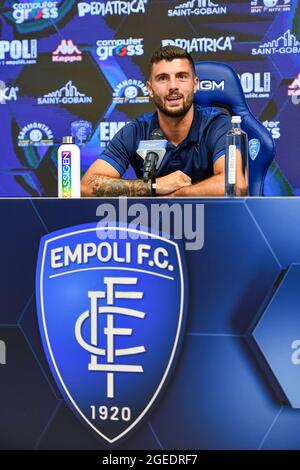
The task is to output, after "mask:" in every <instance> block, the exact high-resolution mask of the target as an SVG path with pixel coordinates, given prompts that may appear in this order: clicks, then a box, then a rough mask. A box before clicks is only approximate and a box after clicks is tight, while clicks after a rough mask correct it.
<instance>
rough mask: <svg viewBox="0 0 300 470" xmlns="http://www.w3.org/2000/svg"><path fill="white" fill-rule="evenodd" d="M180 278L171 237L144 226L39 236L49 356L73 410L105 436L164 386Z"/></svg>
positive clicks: (175, 334)
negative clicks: (152, 231) (165, 236)
mask: <svg viewBox="0 0 300 470" xmlns="http://www.w3.org/2000/svg"><path fill="white" fill-rule="evenodd" d="M185 286H186V270H185V265H184V258H183V249H182V247H181V245H180V244H178V243H175V242H174V241H173V240H167V239H165V238H162V237H161V236H159V235H156V234H153V233H149V232H147V231H144V230H136V229H134V228H129V227H127V226H125V225H118V226H114V227H107V226H98V225H97V224H88V225H82V226H78V227H71V228H69V229H64V230H61V231H58V232H54V233H52V234H49V235H46V236H45V237H43V239H42V240H41V245H40V250H39V260H38V268H37V277H36V290H37V308H38V316H39V325H40V332H41V336H42V340H43V346H44V350H45V353H46V356H47V359H48V362H49V365H50V367H51V370H52V373H53V375H54V377H55V379H56V382H57V384H58V386H59V387H60V390H61V393H62V395H63V397H64V398H65V400H66V401H67V403H68V404H69V406H70V407H71V409H72V410H73V412H74V413H76V414H77V416H78V417H79V418H80V419H81V420H82V421H83V422H84V423H85V424H87V425H88V426H89V427H90V428H91V429H93V430H94V431H95V433H96V434H97V435H98V436H100V437H101V438H103V439H105V440H106V441H108V442H109V443H114V442H116V441H118V440H119V439H121V438H123V437H124V436H126V435H127V434H128V433H129V431H131V430H133V429H134V428H135V426H136V425H137V424H138V423H139V422H140V421H141V420H143V419H145V417H146V416H147V415H148V413H149V412H150V410H151V408H152V406H153V404H154V403H155V402H156V400H157V399H158V397H159V396H160V395H161V393H162V391H163V390H164V389H165V388H166V384H167V382H168V379H169V377H170V375H171V373H172V371H173V370H174V366H175V359H177V357H178V353H179V351H180V347H181V344H182V341H183V335H184V325H185V315H186V313H185V311H186V296H185V291H186V287H185Z"/></svg>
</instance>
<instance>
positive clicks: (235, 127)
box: [225, 116, 249, 197]
mask: <svg viewBox="0 0 300 470" xmlns="http://www.w3.org/2000/svg"><path fill="white" fill-rule="evenodd" d="M241 121H242V120H241V117H240V116H232V118H231V123H232V129H231V130H230V131H229V132H228V134H227V135H226V154H225V196H230V197H234V196H248V194H249V193H248V186H249V185H248V136H247V134H246V132H244V131H242V129H241Z"/></svg>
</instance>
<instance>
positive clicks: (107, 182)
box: [88, 175, 151, 197]
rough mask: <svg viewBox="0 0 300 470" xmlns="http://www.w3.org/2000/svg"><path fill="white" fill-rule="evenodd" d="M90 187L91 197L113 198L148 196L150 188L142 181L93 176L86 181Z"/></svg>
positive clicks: (148, 184)
mask: <svg viewBox="0 0 300 470" xmlns="http://www.w3.org/2000/svg"><path fill="white" fill-rule="evenodd" d="M88 185H89V186H91V187H92V196H96V197H101V196H102V197H114V196H128V197H130V196H131V197H132V196H150V195H151V186H150V182H149V183H144V181H143V180H139V179H138V180H125V179H121V178H110V177H109V176H102V175H93V176H91V177H90V178H89V180H88Z"/></svg>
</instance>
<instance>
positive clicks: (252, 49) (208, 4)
mask: <svg viewBox="0 0 300 470" xmlns="http://www.w3.org/2000/svg"><path fill="white" fill-rule="evenodd" d="M0 18H1V23H0V196H18V197H22V196H51V195H56V154H57V145H58V144H59V143H60V142H61V140H62V136H64V135H70V129H71V124H72V122H76V121H79V120H85V121H88V122H89V123H91V126H90V136H89V139H88V141H87V142H86V144H85V145H84V146H83V147H82V149H81V150H82V170H83V171H85V170H86V169H87V168H88V166H89V165H90V164H91V163H92V162H93V161H94V159H95V158H96V157H97V156H98V155H99V154H100V153H101V151H102V150H103V148H105V146H106V145H107V143H108V142H109V140H110V139H111V138H112V137H113V135H114V134H115V132H116V131H117V130H118V129H119V128H120V127H121V126H123V125H124V124H125V123H126V122H128V121H130V120H132V119H134V118H135V117H136V116H138V115H140V114H142V113H145V112H151V111H152V110H153V105H152V104H151V102H150V100H149V96H148V93H147V89H146V86H145V82H146V79H147V73H148V60H149V57H150V56H151V53H152V52H153V50H154V49H156V48H158V47H160V46H161V45H167V44H175V45H178V46H181V47H183V48H185V49H186V50H187V51H188V52H190V53H191V55H192V56H193V58H194V60H195V61H200V60H212V61H221V62H225V63H227V64H229V65H230V66H231V67H233V69H234V70H235V71H236V72H237V73H238V74H239V75H240V79H241V83H242V86H243V89H244V92H245V95H246V97H247V99H248V104H249V106H250V108H251V110H252V112H253V113H254V114H255V115H256V116H257V117H258V119H259V120H260V121H261V122H262V123H263V125H264V126H265V127H266V128H267V129H268V130H269V131H270V132H271V134H272V136H273V138H274V139H275V144H276V160H275V162H274V163H273V164H272V166H271V168H270V170H269V172H268V175H267V178H266V181H265V190H264V193H265V194H266V195H299V194H300V153H299V148H300V132H299V128H300V3H299V2H297V1H296V0H252V1H251V0H249V1H243V2H238V1H219V2H217V0H216V1H214V2H212V1H211V0H191V1H182V0H178V1H164V0H161V1H159V0H128V1H118V0H115V1H114V0H113V1H95V2H76V1H71V0H64V1H33V2H30V1H26V0H25V1H19V2H17V1H14V0H12V1H8V0H7V1H3V0H0ZM207 86H208V87H209V86H220V84H218V83H217V84H216V83H214V82H211V83H210V84H203V92H204V93H205V87H207Z"/></svg>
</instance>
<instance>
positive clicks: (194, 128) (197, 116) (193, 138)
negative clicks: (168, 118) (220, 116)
mask: <svg viewBox="0 0 300 470" xmlns="http://www.w3.org/2000/svg"><path fill="white" fill-rule="evenodd" d="M200 124H201V111H200V109H199V107H198V106H196V105H195V104H194V116H193V121H192V125H191V128H190V131H189V133H188V135H187V137H186V138H185V139H184V141H183V142H198V140H199V129H200ZM157 127H159V124H158V117H157V112H155V113H153V115H152V118H151V122H150V127H149V138H150V136H151V133H152V131H153V130H154V129H156V128H157Z"/></svg>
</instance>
